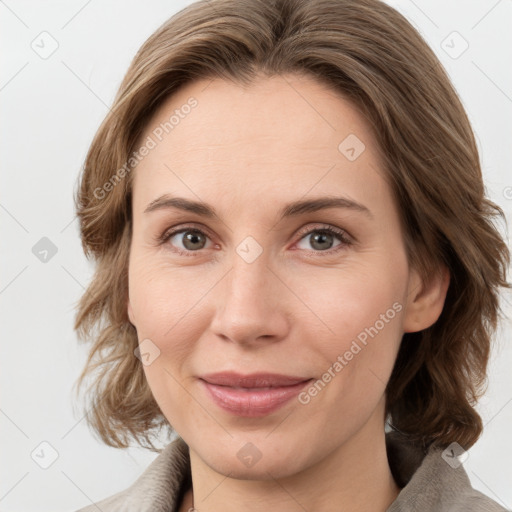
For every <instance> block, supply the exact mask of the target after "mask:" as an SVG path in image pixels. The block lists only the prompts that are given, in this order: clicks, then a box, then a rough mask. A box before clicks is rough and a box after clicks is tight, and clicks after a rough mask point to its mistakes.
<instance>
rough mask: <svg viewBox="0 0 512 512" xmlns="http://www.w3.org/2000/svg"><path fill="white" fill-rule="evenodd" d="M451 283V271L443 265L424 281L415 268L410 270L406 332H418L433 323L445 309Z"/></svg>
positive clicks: (404, 325)
mask: <svg viewBox="0 0 512 512" xmlns="http://www.w3.org/2000/svg"><path fill="white" fill-rule="evenodd" d="M449 284H450V272H449V270H448V268H447V267H446V266H445V265H442V266H441V268H440V270H439V271H438V273H437V274H435V275H432V276H431V277H430V278H429V279H428V282H424V281H423V280H422V279H421V278H420V276H419V274H418V272H417V271H416V270H415V269H411V270H410V272H409V286H408V290H407V299H406V308H405V314H404V321H403V329H404V332H418V331H422V330H423V329H426V328H427V327H430V326H431V325H433V324H434V323H435V322H436V321H437V319H438V318H439V317H440V315H441V312H442V311H443V306H444V301H445V299H446V293H447V291H448V286H449Z"/></svg>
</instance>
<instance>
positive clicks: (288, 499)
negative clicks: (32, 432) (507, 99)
mask: <svg viewBox="0 0 512 512" xmlns="http://www.w3.org/2000/svg"><path fill="white" fill-rule="evenodd" d="M77 211H78V215H79V218H80V222H81V235H82V240H83V245H84V249H85V251H86V254H90V255H93V256H94V258H95V259H96V263H97V268H96V273H95V276H94V279H93V281H92V283H91V285H90V287H89V289H88V290H87V292H86V293H85V294H84V296H83V298H82V300H81V303H80V307H79V311H78V315H77V321H76V328H77V329H78V331H79V333H80V334H81V336H82V337H84V338H87V337H88V338H90V339H91V340H92V346H91V350H90V356H89V360H88V362H87V365H86V368H85V369H84V372H83V373H82V375H81V377H80V379H79V382H80V383H82V381H83V379H84V378H85V377H86V376H88V375H90V374H92V372H93V371H97V370H99V372H98V373H97V374H95V377H94V379H95V380H94V382H93V386H92V393H91V397H92V402H93V405H94V407H93V409H92V413H91V414H90V415H89V417H88V421H89V423H90V425H91V426H92V427H93V428H94V429H95V431H96V432H97V433H98V434H99V436H100V437H101V439H102V440H103V441H104V442H105V443H107V444H108V445H110V446H115V447H120V448H121V447H126V446H128V444H129V441H130V439H131V438H133V439H135V440H137V441H138V442H139V443H140V444H141V445H142V446H147V447H149V448H151V449H155V450H157V449H156V448H155V447H154V445H153V443H152V438H154V436H155V435H156V434H157V433H158V431H161V430H162V429H163V430H164V432H165V433H172V432H174V433H176V434H177V436H178V437H177V439H176V440H174V441H172V442H170V443H169V444H168V446H167V447H166V448H165V449H164V450H163V451H162V453H161V454H160V455H159V456H158V457H157V459H156V460H155V461H154V462H153V463H152V464H151V466H150V467H149V468H148V469H147V470H146V471H145V472H144V474H143V475H142V476H141V477H140V478H139V479H138V480H137V481H136V482H135V483H134V484H133V485H132V486H131V487H130V488H129V489H127V490H126V491H122V492H120V493H118V494H116V495H115V496H113V497H110V498H107V499H105V500H103V501H101V502H100V503H98V504H97V507H98V508H100V509H101V510H103V511H114V510H134V511H135V510H137V511H142V510H148V511H149V510H151V511H155V510H158V511H174V510H179V511H185V510H191V509H195V510H199V511H217V510H224V511H225V510H231V509H237V510H240V509H243V510H261V509H268V508H269V506H270V507H271V508H273V509H277V508H279V509H280V510H299V509H303V510H322V511H330V510H347V511H349V510H350V511H352V510H354V511H355V510H357V511H363V510H368V511H369V510H371V511H385V510H387V511H402V510H407V511H409V510H411V511H416V510H418V511H420V510H421V511H423V512H424V511H447V510H475V511H495V510H496V511H498V510H505V509H504V508H502V507H501V506H500V505H499V504H498V503H496V502H494V501H493V500H491V499H490V498H488V497H486V496H484V495H483V494H481V493H479V492H478V491H476V490H474V489H472V488H471V485H470V483H469V480H468V477H467V475H466V473H465V471H464V469H463V467H462V465H461V461H462V460H463V458H464V455H465V451H466V450H468V449H469V448H470V447H471V446H472V445H473V444H474V443H475V442H476V440H477V439H478V437H479V436H480V434H481V432H482V421H481V419H480V417H479V415H478V414H477V412H476V411H475V409H474V406H475V403H476V400H477V398H478V397H479V395H480V393H481V387H482V384H483V382H484V380H485V376H486V367H487V360H488V357H489V351H490V340H491V336H492V333H493V330H494V329H495V327H496V325H497V319H498V312H499V304H498V302H499V301H498V298H499V289H500V287H505V286H509V285H508V283H507V281H506V275H505V274H506V268H507V265H508V262H509V253H508V250H507V247H506V245H505V243H504V241H503V240H502V238H501V236H500V234H499V232H498V231H497V230H496V228H495V226H494V224H493V220H494V218H495V217H496V216H500V215H502V212H501V210H500V208H499V207H498V206H497V205H495V204H493V203H492V202H491V201H490V200H489V199H488V198H486V197H485V195H484V188H483V183H482V176H481V170H480V166H479V157H478V152H477V148H476V144H475V140H474V136H473V133H472V130H471V127H470V125H469V122H468V119H467V116H466V114H465V112H464V109H463V107H462V106H461V103H460V101H459V99H458V97H457V95H456V93H455V91H454V89H453V87H452V85H451V84H450V82H449V79H448V78H447V76H446V73H445V72H444V70H443V69H442V67H441V65H440V63H439V61H438V60H437V59H436V57H435V55H434V54H433V52H432V51H431V50H430V49H429V48H428V46H427V45H426V43H425V42H424V41H423V40H422V39H421V37H420V36H419V35H418V33H417V32H416V31H415V30H414V29H413V28H412V26H411V25H410V24H409V23H408V22H407V21H406V20H405V19H404V18H403V17H402V16H401V15H400V14H399V13H397V12H396V11H394V10H393V9H391V8H390V7H389V6H387V5H385V4H383V3H381V2H379V1H377V0H364V1H358V2H354V1H339V0H337V1H336V0H314V1H311V0H273V1H270V2H269V1H261V0H215V1H208V2H197V3H195V4H192V5H191V6H189V7H187V8H186V9H184V10H183V11H181V12H180V13H178V14H177V15H175V16H174V17H172V18H171V19H170V20H169V21H168V22H166V23H165V24H164V25H163V26H162V27H160V29H159V30H158V31H157V32H155V33H154V34H153V35H152V36H151V37H150V38H149V39H148V41H146V43H145V44H144V45H143V47H142V48H141V49H140V51H139V52H138V54H137V55H136V57H135V58H134V60H133V62H132V64H131V66H130V68H129V70H128V72H127V75H126V77H125V79H124V81H123V83H122V84H121V87H120V89H119V92H118V94H117V96H116V98H115V101H114V105H113V107H112V110H111V112H110V113H109V115H108V116H107V118H106V119H105V121H104V123H103V124H102V126H101V127H100V129H99V131H98V133H97V135H96V137H95V139H94V141H93V143H92V146H91V148H90V150H89V153H88V156H87V159H86V163H85V166H84V171H83V174H82V176H81V185H80V189H79V191H78V196H77ZM324 245H326V247H323V246H324ZM171 425H172V427H171ZM93 508H94V509H96V505H94V506H91V507H87V508H86V509H83V510H87V511H88V510H93Z"/></svg>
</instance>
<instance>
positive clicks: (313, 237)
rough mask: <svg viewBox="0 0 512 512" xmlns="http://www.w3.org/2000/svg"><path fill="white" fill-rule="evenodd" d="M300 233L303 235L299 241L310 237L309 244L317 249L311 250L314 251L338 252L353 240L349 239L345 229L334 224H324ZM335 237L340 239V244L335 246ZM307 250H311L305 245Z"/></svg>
mask: <svg viewBox="0 0 512 512" xmlns="http://www.w3.org/2000/svg"><path fill="white" fill-rule="evenodd" d="M299 235H303V236H302V237H301V239H300V241H299V244H300V242H303V241H306V240H307V238H308V237H309V242H307V243H308V245H309V246H311V247H313V248H314V249H315V250H314V251H310V252H314V253H321V252H324V253H329V254H332V253H333V252H337V251H339V250H342V249H344V248H346V247H347V246H349V245H351V244H352V241H351V240H350V239H349V237H348V236H347V234H346V233H345V231H343V230H342V229H338V228H334V227H332V226H322V227H321V228H314V229H309V230H307V231H305V232H304V230H303V231H301V232H299ZM334 239H338V240H339V242H340V243H339V244H338V245H335V246H334V248H333V245H332V244H333V241H334ZM303 248H304V249H305V250H310V249H309V248H308V247H303Z"/></svg>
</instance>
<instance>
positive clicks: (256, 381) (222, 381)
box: [201, 372, 309, 388]
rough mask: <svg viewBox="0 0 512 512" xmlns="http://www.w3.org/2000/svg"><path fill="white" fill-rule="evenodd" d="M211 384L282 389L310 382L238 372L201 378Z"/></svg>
mask: <svg viewBox="0 0 512 512" xmlns="http://www.w3.org/2000/svg"><path fill="white" fill-rule="evenodd" d="M201 379H202V380H204V381H206V382H208V383H209V384H217V385H219V386H229V387H237V388H263V387H282V386H293V385H295V384H299V383H300V382H305V381H307V380H309V379H308V378H305V377H295V376H290V375H279V374H277V373H251V374H248V375H243V374H241V373H236V372H218V373H209V374H207V375H203V376H202V377H201Z"/></svg>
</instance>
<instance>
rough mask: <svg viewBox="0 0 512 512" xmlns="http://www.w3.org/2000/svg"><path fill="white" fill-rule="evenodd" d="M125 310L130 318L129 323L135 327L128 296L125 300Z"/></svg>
mask: <svg viewBox="0 0 512 512" xmlns="http://www.w3.org/2000/svg"><path fill="white" fill-rule="evenodd" d="M127 310H128V318H129V319H130V323H131V324H132V325H133V326H134V327H135V317H134V315H133V309H132V305H131V303H130V298H129V297H128V301H127Z"/></svg>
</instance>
